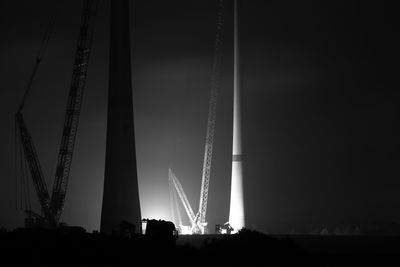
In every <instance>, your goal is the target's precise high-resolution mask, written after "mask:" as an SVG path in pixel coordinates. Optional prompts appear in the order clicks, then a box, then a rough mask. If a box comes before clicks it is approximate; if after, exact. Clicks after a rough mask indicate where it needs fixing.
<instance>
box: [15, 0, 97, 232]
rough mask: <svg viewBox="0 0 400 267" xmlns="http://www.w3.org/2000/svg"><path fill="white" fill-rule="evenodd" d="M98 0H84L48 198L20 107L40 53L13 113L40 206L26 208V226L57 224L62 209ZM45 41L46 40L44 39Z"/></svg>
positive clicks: (37, 159)
mask: <svg viewBox="0 0 400 267" xmlns="http://www.w3.org/2000/svg"><path fill="white" fill-rule="evenodd" d="M98 2H99V0H85V1H84V3H83V11H82V15H81V24H80V30H79V36H78V43H77V48H76V52H75V59H74V62H73V68H72V81H71V85H70V90H69V96H68V101H67V108H66V113H65V119H64V126H63V131H62V137H61V143H60V148H59V153H58V160H57V167H56V173H55V180H54V184H53V190H52V194H51V198H50V194H49V191H48V190H47V185H46V182H45V179H44V175H43V171H42V168H41V165H40V161H39V158H38V155H37V152H36V149H35V146H34V143H33V139H32V136H31V135H30V133H29V131H28V128H27V126H26V123H25V121H24V118H23V108H24V104H25V101H26V99H27V95H28V93H29V91H30V88H31V85H32V82H33V79H34V76H35V74H36V72H37V69H38V67H39V64H40V62H41V57H42V56H43V53H40V54H39V56H38V57H37V60H36V65H35V68H34V71H33V73H32V75H31V78H30V80H29V83H28V86H27V88H26V90H25V93H24V96H23V98H22V101H21V104H20V106H19V108H18V111H17V112H16V114H15V121H16V130H17V132H16V135H17V136H18V137H19V142H20V143H21V145H22V148H23V155H24V157H25V160H26V162H27V165H28V167H29V173H30V176H31V178H32V180H33V184H34V187H35V190H36V194H37V197H38V199H39V203H40V206H41V213H40V214H39V213H37V212H34V211H32V210H31V209H27V210H26V213H27V215H28V218H27V220H26V222H27V226H31V227H33V226H35V227H44V228H56V227H58V226H59V220H60V217H61V215H62V212H63V209H64V202H65V196H66V192H67V186H68V179H69V174H70V170H71V163H72V156H73V152H74V144H75V139H76V134H77V129H78V124H79V115H80V109H81V104H82V98H83V92H84V89H85V82H86V74H87V70H88V63H89V56H90V51H91V47H92V40H93V32H94V25H95V17H96V12H97V6H98ZM47 41H48V40H47Z"/></svg>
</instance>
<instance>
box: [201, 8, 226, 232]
mask: <svg viewBox="0 0 400 267" xmlns="http://www.w3.org/2000/svg"><path fill="white" fill-rule="evenodd" d="M223 30H224V0H220V1H219V10H218V19H217V32H216V38H215V47H214V62H213V66H212V73H211V93H210V101H209V109H208V121H207V134H206V144H205V149H204V150H205V151H204V162H203V174H202V179H201V190H200V201H199V211H198V213H197V214H196V225H198V226H199V227H200V232H201V233H202V234H204V233H206V232H207V223H206V212H207V200H208V189H209V184H210V174H211V160H212V152H213V144H214V132H215V122H216V114H217V98H218V89H219V86H220V72H221V61H222V51H221V50H222V40H223Z"/></svg>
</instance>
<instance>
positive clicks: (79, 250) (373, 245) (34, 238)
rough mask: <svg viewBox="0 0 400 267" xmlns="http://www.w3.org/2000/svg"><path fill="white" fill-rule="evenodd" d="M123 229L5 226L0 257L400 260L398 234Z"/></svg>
mask: <svg viewBox="0 0 400 267" xmlns="http://www.w3.org/2000/svg"><path fill="white" fill-rule="evenodd" d="M166 226H167V225H165V226H162V227H166ZM156 228H157V227H156ZM160 229H161V228H159V229H154V230H155V231H156V232H157V231H159V230H160ZM167 230H169V229H167ZM121 231H122V232H123V233H122V234H118V235H104V234H101V233H87V232H86V231H85V230H84V229H83V228H81V227H63V228H61V229H58V230H44V229H16V230H14V231H8V232H7V231H2V232H0V257H1V259H2V261H3V262H10V263H11V264H12V265H13V266H14V265H20V264H23V265H25V266H98V265H105V266H120V265H124V266H156V265H158V266H170V265H171V266H193V265H194V266H360V265H363V264H364V265H365V264H367V263H376V264H379V265H382V263H383V262H384V261H385V260H386V261H387V262H388V261H389V260H395V261H396V262H399V260H397V259H398V258H399V257H398V256H399V255H400V253H399V252H400V237H387V236H386V237H382V236H381V237H376V236H375V237H371V236H369V237H368V236H316V235H307V236H300V235H297V236H289V235H288V236H269V235H265V234H262V233H260V232H257V231H253V230H248V229H242V230H241V231H240V232H239V233H238V234H235V235H207V236H191V237H188V238H189V239H190V238H194V239H195V238H198V239H199V240H203V242H202V243H201V245H200V246H193V245H190V244H189V243H187V244H180V245H178V243H177V242H171V240H173V241H175V239H176V238H178V239H179V238H180V237H176V236H172V238H173V239H171V236H170V235H169V236H167V235H163V234H161V235H157V234H156V233H155V232H154V233H153V234H151V235H139V234H134V233H132V225H129V224H126V223H123V224H121ZM127 233H128V234H127Z"/></svg>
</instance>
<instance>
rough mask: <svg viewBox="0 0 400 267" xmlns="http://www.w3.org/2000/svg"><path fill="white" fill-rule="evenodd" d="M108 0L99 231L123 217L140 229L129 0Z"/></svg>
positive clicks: (112, 226) (109, 229)
mask: <svg viewBox="0 0 400 267" xmlns="http://www.w3.org/2000/svg"><path fill="white" fill-rule="evenodd" d="M109 2H110V11H111V12H110V23H111V24H110V62H109V85H108V114H107V144H106V162H105V174H104V191H103V206H102V211H101V225H100V231H101V232H106V233H110V232H112V231H113V230H117V229H119V224H120V222H121V221H122V220H125V221H128V222H131V223H133V224H135V226H136V232H139V229H140V226H141V224H140V223H141V222H140V221H141V213H140V202H139V188H138V179H137V168H136V151H135V150H136V149H135V130H134V122H133V118H134V117H133V100H132V80H131V61H130V59H131V56H130V55H131V54H130V35H129V0H112V1H109Z"/></svg>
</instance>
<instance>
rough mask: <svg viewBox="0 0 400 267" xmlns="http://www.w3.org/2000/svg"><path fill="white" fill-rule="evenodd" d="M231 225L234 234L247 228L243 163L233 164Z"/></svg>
mask: <svg viewBox="0 0 400 267" xmlns="http://www.w3.org/2000/svg"><path fill="white" fill-rule="evenodd" d="M229 224H230V225H231V226H232V228H233V232H232V233H236V232H238V231H239V230H240V229H242V228H243V227H245V220H244V201H243V172H242V161H238V160H234V161H233V162H232V182H231V203H230V209H229Z"/></svg>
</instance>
